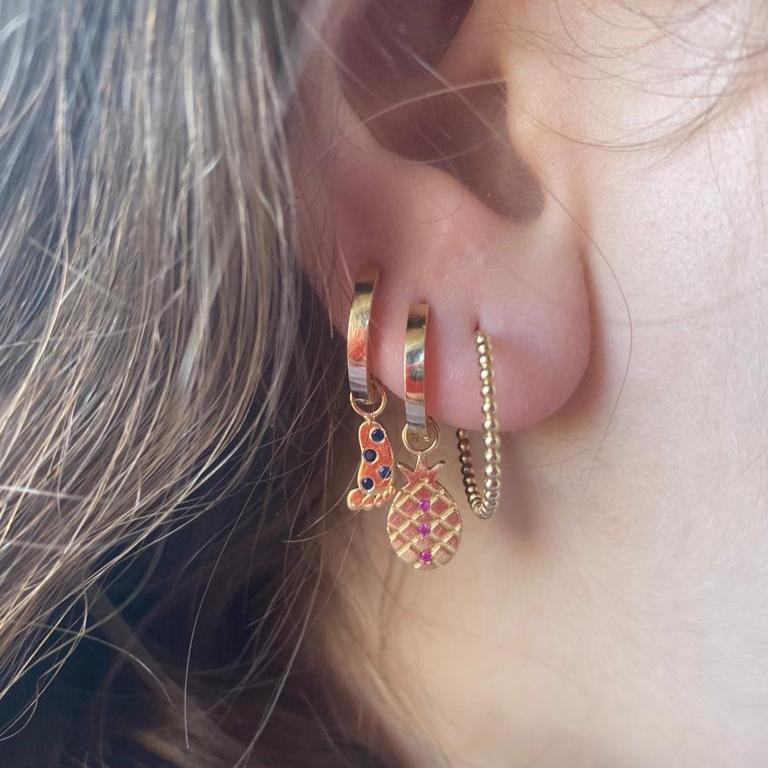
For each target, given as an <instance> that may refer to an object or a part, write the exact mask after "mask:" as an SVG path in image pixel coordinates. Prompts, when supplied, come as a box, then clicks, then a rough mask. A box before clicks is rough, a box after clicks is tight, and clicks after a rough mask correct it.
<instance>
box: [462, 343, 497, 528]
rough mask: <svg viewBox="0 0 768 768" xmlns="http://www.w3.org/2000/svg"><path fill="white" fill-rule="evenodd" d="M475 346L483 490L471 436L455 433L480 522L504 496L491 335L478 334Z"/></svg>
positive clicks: (470, 497)
mask: <svg viewBox="0 0 768 768" xmlns="http://www.w3.org/2000/svg"><path fill="white" fill-rule="evenodd" d="M475 346H476V348H477V360H478V364H479V366H480V393H481V395H482V398H483V406H482V407H483V410H482V413H483V445H484V446H485V455H484V458H485V466H484V468H483V475H484V480H483V486H482V488H480V484H479V482H478V480H477V476H476V475H475V468H474V462H473V460H472V448H471V446H470V442H469V433H468V432H467V431H466V430H464V429H458V430H456V437H457V439H458V448H459V461H460V462H461V475H462V482H463V484H464V492H465V493H466V496H467V501H468V502H469V506H470V507H471V508H472V511H473V512H474V513H475V515H476V516H477V517H479V518H480V519H481V520H488V519H489V518H491V517H493V516H494V515H495V514H496V512H497V511H498V508H499V499H500V496H501V437H500V436H499V421H498V417H497V415H496V412H497V408H496V389H495V386H494V369H493V349H492V347H491V341H490V339H489V338H488V335H487V334H486V333H484V332H483V331H481V330H478V331H476V332H475Z"/></svg>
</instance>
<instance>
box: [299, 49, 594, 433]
mask: <svg viewBox="0 0 768 768" xmlns="http://www.w3.org/2000/svg"><path fill="white" fill-rule="evenodd" d="M452 55H453V57H454V61H455V60H456V59H457V58H460V56H459V55H457V54H456V53H455V52H454V53H453V54H452ZM338 66H339V61H338V59H334V58H333V57H331V56H328V55H324V56H320V55H318V61H317V62H316V65H315V66H314V67H313V68H312V78H313V85H312V87H305V88H304V98H305V103H306V106H307V107H308V108H309V111H310V113H311V114H312V116H313V119H312V126H313V132H312V133H311V134H307V133H305V134H304V135H302V136H301V137H300V139H299V140H300V141H301V143H302V146H301V147H300V150H299V151H300V153H301V156H302V158H307V159H309V163H308V164H304V165H303V178H302V179H301V184H300V187H301V190H302V198H303V200H304V201H305V205H304V207H305V211H304V213H305V214H306V215H305V216H304V217H303V218H304V219H305V220H306V221H308V222H311V221H312V220H315V221H316V216H317V212H316V211H310V210H308V207H309V201H315V204H317V202H318V201H319V200H324V201H325V205H327V210H326V212H325V214H326V216H327V217H329V219H330V223H331V228H332V231H333V243H332V244H333V246H334V248H335V259H334V263H333V265H330V266H329V264H328V262H327V261H326V260H325V259H318V258H316V257H313V256H312V255H310V251H307V252H306V253H305V254H304V256H303V258H304V262H305V268H306V269H307V271H308V273H309V274H310V277H311V278H312V280H313V282H314V283H315V284H316V285H323V286H324V287H325V298H326V300H327V301H328V304H329V311H330V312H331V315H332V317H333V320H334V322H335V324H336V326H337V327H338V328H339V329H346V323H347V313H348V311H349V296H350V288H351V285H350V280H351V276H354V275H355V274H357V273H358V271H359V270H360V269H361V268H362V267H363V266H364V265H365V264H367V263H371V264H375V265H377V266H378V267H379V270H380V273H381V279H380V284H379V287H378V288H377V291H378V298H377V316H376V318H375V319H374V321H375V334H374V335H373V339H372V342H373V344H374V360H375V366H376V368H375V373H376V375H377V376H378V377H379V378H380V379H381V381H382V382H383V383H384V384H385V385H386V386H387V387H388V388H389V389H390V390H391V391H393V392H395V393H396V394H398V395H400V396H402V394H403V391H402V388H403V384H402V354H401V351H402V344H403V335H404V328H405V318H406V317H407V314H408V307H409V306H410V305H411V304H412V303H414V302H418V301H428V302H429V304H430V307H431V313H432V319H431V325H432V331H431V334H430V340H429V343H430V350H429V359H430V376H429V387H430V390H429V392H428V393H427V396H428V398H429V402H430V411H431V413H432V414H433V415H434V416H435V417H436V418H438V419H440V420H442V421H444V422H446V423H448V424H450V425H453V426H460V427H465V428H469V429H476V428H477V427H478V426H479V423H480V416H479V414H480V410H479V405H480V402H479V391H478V385H477V370H476V359H475V349H474V342H473V338H474V331H475V330H476V329H477V328H478V327H482V328H483V330H485V331H486V332H487V333H488V335H489V336H490V337H491V338H492V339H493V343H494V352H495V359H496V371H497V373H496V383H497V397H498V402H499V418H500V422H501V425H502V427H503V428H504V429H506V430H514V429H519V428H521V427H525V426H528V425H531V424H533V423H535V422H536V421H538V420H540V419H542V418H544V417H546V416H548V415H549V414H551V413H553V412H554V411H556V410H557V409H559V408H560V407H561V406H562V405H563V404H564V403H565V402H566V400H568V398H569V397H570V395H571V394H572V393H573V391H574V390H575V388H576V387H577V385H578V383H579V381H580V379H581V377H582V374H583V372H584V370H585V367H586V365H587V361H588V357H589V339H590V332H589V330H590V329H589V306H588V296H587V289H586V283H585V279H584V274H583V266H582V262H581V258H580V237H579V230H578V228H577V227H576V226H575V225H574V223H573V221H572V219H571V217H570V216H569V215H568V214H567V213H566V211H565V210H564V208H563V207H562V206H561V205H559V204H554V203H553V202H552V201H548V202H547V203H546V204H543V205H540V206H539V210H538V212H537V213H536V215H535V217H530V216H528V217H526V218H523V219H522V220H521V219H520V218H519V217H514V216H510V215H509V214H508V212H507V215H505V214H504V213H502V212H500V211H498V210H494V208H492V207H491V206H489V205H488V204H486V202H485V201H484V200H482V199H480V198H479V197H478V195H477V194H473V192H472V191H471V190H470V189H469V188H468V186H467V184H465V183H463V182H462V179H461V177H460V175H457V174H452V173H449V172H448V171H446V170H445V169H444V168H441V167H439V164H437V166H438V167H435V165H433V164H428V163H421V162H414V161H413V160H412V159H409V158H405V157H403V156H402V155H401V154H398V153H397V152H395V151H392V150H391V149H389V148H387V147H385V146H383V145H382V143H381V142H380V141H377V139H376V137H375V136H374V132H372V131H371V130H370V129H369V125H366V123H365V122H364V121H363V120H361V119H360V117H359V115H358V114H357V112H356V111H355V110H354V109H353V108H352V106H351V105H350V103H349V101H348V100H347V99H346V98H345V95H344V93H343V91H342V88H341V85H340V81H339V77H338ZM454 76H455V73H454ZM318 85H319V86H320V87H318ZM321 95H322V96H321ZM397 108H398V104H397V103H394V104H392V105H391V109H392V110H397ZM453 108H454V109H457V110H461V109H465V110H466V109H467V108H468V107H467V105H466V102H465V100H464V99H461V98H459V99H456V100H455V102H454V103H453ZM456 124H461V120H460V119H459V120H457V122H456ZM399 129H401V130H408V126H407V124H406V125H403V126H400V128H399ZM437 129H438V130H439V126H437ZM453 138H454V139H456V138H457V137H455V136H454V137H453ZM458 138H459V139H460V137H458ZM512 151H517V148H513V149H512ZM313 158H314V162H313V161H312V159H313ZM526 159H527V160H528V165H529V166H530V171H531V172H532V173H534V174H535V170H536V169H535V162H536V158H535V157H530V156H526ZM541 161H542V162H546V158H541ZM568 173H569V169H567V168H564V169H561V173H560V175H561V176H562V177H563V178H567V176H568ZM304 234H305V237H306V239H307V240H311V239H312V237H313V235H312V233H311V232H305V233H304ZM329 269H332V270H333V274H327V272H328V270H329Z"/></svg>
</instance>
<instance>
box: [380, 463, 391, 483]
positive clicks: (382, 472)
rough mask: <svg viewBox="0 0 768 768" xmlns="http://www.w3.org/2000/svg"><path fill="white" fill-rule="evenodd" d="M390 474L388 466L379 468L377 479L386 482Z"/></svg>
mask: <svg viewBox="0 0 768 768" xmlns="http://www.w3.org/2000/svg"><path fill="white" fill-rule="evenodd" d="M391 474H392V470H391V469H390V468H389V467H388V466H386V465H384V466H383V467H379V477H380V478H381V479H382V480H386V479H387V478H388V477H389V476H390V475H391Z"/></svg>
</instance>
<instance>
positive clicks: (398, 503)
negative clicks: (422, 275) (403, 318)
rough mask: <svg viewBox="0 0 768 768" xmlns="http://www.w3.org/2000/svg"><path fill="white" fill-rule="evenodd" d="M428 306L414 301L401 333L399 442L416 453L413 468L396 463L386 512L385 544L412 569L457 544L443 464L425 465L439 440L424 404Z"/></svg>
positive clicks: (457, 523) (439, 559) (447, 554)
mask: <svg viewBox="0 0 768 768" xmlns="http://www.w3.org/2000/svg"><path fill="white" fill-rule="evenodd" d="M428 320H429V306H428V305H427V304H414V305H413V306H412V307H411V310H410V312H409V314H408V326H407V330H406V337H405V354H404V359H403V363H404V371H405V418H406V423H405V426H404V427H403V433H402V438H403V445H404V446H405V447H406V449H407V450H408V451H409V452H410V453H412V454H414V455H415V456H416V466H415V467H414V468H411V467H408V466H406V465H404V464H398V467H399V468H400V471H401V472H402V473H403V475H404V476H405V478H406V483H405V485H404V486H403V487H402V488H401V489H400V490H399V491H398V492H397V494H396V495H395V498H394V501H393V502H392V507H391V509H390V510H389V515H388V516H387V531H388V533H389V542H390V544H391V545H392V547H393V549H394V550H395V552H397V554H398V556H399V557H400V558H402V559H403V560H404V561H405V562H406V563H409V564H410V565H412V566H413V567H414V568H416V569H418V570H421V569H431V568H436V567H437V566H439V565H445V564H446V563H447V562H449V561H450V560H451V559H452V558H453V556H454V555H455V554H456V550H457V549H458V547H459V544H460V542H461V527H462V524H461V514H460V513H459V510H458V508H457V506H456V502H455V501H454V500H453V498H452V497H451V495H450V493H448V491H447V490H446V489H445V488H444V487H443V486H442V485H441V484H440V483H439V482H438V481H437V479H436V478H437V473H438V472H439V471H440V470H441V469H442V467H443V465H444V464H445V462H443V461H440V462H438V463H437V464H435V465H433V466H431V467H430V466H429V465H428V464H427V461H426V459H425V455H426V454H427V453H428V452H429V451H431V450H434V449H435V448H436V447H437V444H438V442H439V440H440V432H439V430H438V427H437V424H436V423H435V421H434V420H433V419H432V418H430V417H429V416H428V415H427V408H426V386H425V385H426V340H427V325H428Z"/></svg>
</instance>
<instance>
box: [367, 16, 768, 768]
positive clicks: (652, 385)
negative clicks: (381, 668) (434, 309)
mask: <svg viewBox="0 0 768 768" xmlns="http://www.w3.org/2000/svg"><path fill="white" fill-rule="evenodd" d="M493 5H494V8H496V10H497V12H498V9H499V8H500V7H501V4H499V3H495V4H493ZM545 5H548V4H533V3H528V4H527V8H528V9H529V11H531V13H534V12H537V11H538V12H541V13H544V10H543V9H544V6H545ZM561 5H563V6H565V4H561ZM579 5H581V4H579ZM504 7H507V6H506V5H505V6H504ZM510 7H511V5H510ZM528 23H532V17H531V16H529V17H528ZM587 31H588V32H590V34H592V36H593V37H592V39H593V41H594V38H595V36H596V35H597V34H598V31H597V30H595V29H593V30H587ZM585 34H586V32H585ZM525 53H526V54H528V53H529V51H526V52H525ZM642 55H643V56H644V57H646V58H647V59H648V60H649V61H651V60H653V59H654V57H655V59H656V62H657V65H658V67H657V72H658V71H661V70H665V71H670V72H675V71H679V70H684V69H686V68H688V65H691V68H693V64H694V63H696V60H695V59H693V60H687V59H685V58H684V57H683V55H682V53H681V51H680V49H678V48H676V47H675V45H674V44H672V43H670V42H669V41H662V42H660V43H659V47H657V48H656V49H655V50H651V49H648V48H646V49H644V50H643V53H642ZM503 58H505V61H506V62H507V65H508V68H507V70H506V71H507V83H508V94H509V99H510V118H509V128H510V134H511V136H512V138H513V142H514V143H515V146H516V147H517V148H518V149H519V151H520V152H521V154H522V155H523V156H524V157H525V159H526V160H527V161H528V162H529V163H530V164H531V166H532V167H535V168H536V171H537V173H539V174H540V177H541V179H542V183H543V186H544V187H545V188H547V190H548V191H550V192H552V190H554V189H557V188H558V185H559V184H561V183H562V178H561V176H560V170H559V169H560V168H561V167H562V165H563V163H569V164H573V165H575V166H576V168H577V172H576V173H575V174H573V179H574V181H573V182H572V184H573V186H572V187H571V188H570V189H568V190H566V194H564V195H563V197H564V198H566V199H567V201H568V209H569V211H570V213H571V215H572V216H573V218H574V220H575V221H576V223H577V224H578V226H580V227H581V228H582V229H583V231H584V233H585V236H584V243H583V257H584V262H585V269H586V273H587V282H588V285H589V291H590V312H591V321H592V333H593V343H592V350H591V353H590V364H589V367H588V370H587V374H586V377H585V379H584V380H583V382H582V385H581V388H580V391H579V393H578V395H577V397H575V398H574V399H573V400H572V401H571V402H570V403H569V405H568V406H566V408H565V410H564V411H562V412H561V413H560V414H558V415H557V416H556V417H554V418H553V419H550V420H548V421H547V422H545V423H543V424H541V425H539V426H537V427H535V428H533V429H530V430H527V431H525V432H524V433H521V434H519V435H517V436H515V437H513V438H509V439H508V440H507V442H506V446H505V448H506V453H505V456H506V463H505V478H506V479H507V485H506V490H505V499H504V508H503V509H502V511H501V513H500V515H499V517H498V519H496V520H495V521H493V522H492V523H489V524H481V523H477V521H474V520H471V519H470V520H469V521H468V523H467V530H466V532H465V536H464V541H463V544H462V547H463V549H462V555H461V557H457V558H456V560H455V562H454V563H452V565H451V567H450V568H449V569H446V570H444V571H441V572H440V574H439V579H437V580H423V579H419V578H418V577H416V578H411V577H410V575H406V576H404V587H405V588H404V589H403V590H402V591H401V592H399V593H398V594H397V598H396V599H393V601H392V604H391V607H392V611H391V612H387V617H388V618H387V624H386V626H385V627H382V626H380V625H379V624H378V623H377V616H376V614H375V613H370V615H369V613H368V612H367V609H366V607H365V606H366V605H371V604H373V603H372V602H369V600H371V595H379V594H380V593H381V583H382V581H385V580H386V573H387V565H386V557H387V556H388V553H387V552H386V551H385V547H384V545H382V544H381V541H380V540H381V531H380V525H379V523H377V521H375V520H374V519H372V518H367V519H366V520H364V521H363V522H362V523H361V526H362V531H361V539H362V541H363V542H364V543H365V546H366V547H369V548H370V550H369V552H370V551H373V552H381V555H382V557H381V560H379V559H378V557H377V556H374V557H372V558H371V559H370V560H368V562H367V570H366V571H365V572H364V573H363V574H361V575H360V579H361V581H360V583H361V595H362V596H363V597H362V598H361V601H360V604H359V606H358V607H359V609H360V610H361V611H362V612H363V614H364V615H366V616H368V615H369V618H370V622H369V623H370V626H371V627H375V628H376V629H375V631H374V630H372V631H371V635H370V639H371V647H376V646H375V640H374V638H375V637H377V636H379V635H378V633H385V635H384V636H386V637H387V640H388V647H390V648H393V649H401V650H392V651H391V652H390V653H388V654H385V659H384V661H383V663H384V665H385V667H386V668H388V669H389V670H390V671H391V673H392V675H393V677H394V679H396V680H398V682H399V683H401V684H402V686H403V688H402V689H401V690H403V691H404V692H405V695H406V696H409V695H410V693H411V692H412V693H413V696H414V699H413V700H414V701H418V706H419V708H422V707H424V708H425V711H429V712H431V713H434V715H435V716H434V719H433V720H434V727H435V731H434V733H436V734H438V741H439V743H440V745H441V747H442V748H443V749H445V750H447V751H448V753H449V754H451V755H453V756H455V757H456V762H457V764H458V765H463V764H467V765H469V764H481V765H484V766H489V767H491V768H493V767H495V766H499V768H501V766H508V765H510V764H513V763H514V764H516V763H518V762H519V763H522V764H524V763H526V761H528V762H531V764H535V763H534V762H533V761H534V758H536V759H540V758H541V756H542V755H545V758H541V764H545V765H553V766H558V765H572V764H575V763H576V761H577V760H581V761H582V762H581V763H577V764H588V765H598V766H611V768H634V767H635V766H638V765H651V766H656V765H676V766H681V767H682V768H693V766H696V767H697V768H700V767H701V766H706V768H720V767H721V766H722V768H725V767H726V766H731V765H740V766H748V767H749V768H753V767H754V768H757V766H761V765H763V764H764V759H765V755H766V754H768V735H766V731H765V728H764V719H765V712H766V711H768V683H765V682H763V681H766V680H768V658H766V656H765V654H764V652H763V649H764V648H765V647H766V646H768V616H767V615H766V612H765V610H764V595H765V592H766V590H767V589H768V583H766V582H767V581H768V578H767V577H766V575H765V565H764V564H765V562H766V561H768V530H766V528H767V527H768V525H767V524H766V522H765V520H766V517H767V516H766V514H765V512H766V498H765V492H764V477H765V474H766V470H768V466H766V464H768V451H766V446H768V420H767V419H765V418H764V414H765V407H766V392H767V391H768V347H766V345H765V343H764V340H765V339H766V338H768V297H766V295H765V291H766V285H768V258H766V256H767V255H768V234H767V233H768V227H767V226H766V220H767V219H768V213H767V212H766V210H765V205H764V201H765V200H766V199H768V189H765V186H766V183H765V181H764V180H765V179H768V130H767V129H766V121H765V119H764V115H765V114H766V110H767V109H768V94H766V93H765V92H763V91H760V90H757V91H754V90H753V91H750V93H749V94H748V95H743V96H741V97H740V98H735V99H732V100H731V102H730V104H729V109H728V111H727V113H725V114H723V115H721V116H719V117H718V118H717V119H716V120H713V121H712V122H711V124H710V125H709V126H708V127H707V128H706V129H700V130H698V131H695V130H690V120H691V117H692V116H693V115H694V114H695V113H697V112H700V111H701V110H702V109H704V110H706V108H707V106H708V105H709V104H710V102H709V101H707V100H706V99H698V98H694V97H693V96H692V95H691V93H693V92H694V91H695V90H696V87H698V86H697V83H698V85H701V83H702V82H704V81H705V80H706V73H703V74H702V70H700V69H699V70H698V71H699V73H700V74H699V78H700V79H699V80H698V81H694V80H692V79H690V80H684V81H683V82H682V83H680V82H678V81H675V79H674V77H671V78H670V82H677V86H676V87H677V88H678V89H679V92H677V93H675V92H674V91H673V92H672V93H671V94H670V95H667V96H660V95H659V93H658V91H659V90H660V89H659V88H651V87H650V86H651V83H646V85H647V87H645V88H644V87H642V84H638V83H637V82H636V83H634V84H632V83H630V82H629V81H628V80H627V79H626V78H623V77H622V78H619V77H615V78H612V77H610V76H604V77H603V78H594V77H593V78H592V79H579V78H577V77H575V76H574V71H573V69H572V68H571V69H570V70H569V69H568V67H565V69H563V68H562V67H561V65H562V64H563V62H562V61H554V62H553V61H551V60H547V57H546V56H544V55H543V54H542V57H541V59H537V60H534V61H532V60H531V59H530V58H529V57H528V56H527V55H523V54H521V52H520V49H519V48H514V47H513V46H511V45H510V46H509V48H508V49H506V50H505V52H504V54H503ZM622 61H623V63H622V64H621V66H622V67H626V68H627V71H628V70H629V69H630V68H631V67H630V66H629V64H627V63H626V59H623V60H622ZM577 64H578V65H579V66H580V65H581V62H577ZM569 66H571V67H573V66H575V65H574V63H573V61H571V62H570V64H569ZM590 66H591V67H595V66H596V65H595V62H594V60H592V62H591V64H590ZM611 66H615V67H618V66H619V64H612V65H611ZM592 71H593V73H594V69H593V70H592ZM644 73H645V76H646V77H647V78H650V76H651V75H650V68H649V69H647V70H644ZM685 89H691V91H690V93H688V95H687V96H686V98H685V99H683V100H682V101H681V99H680V98H679V96H680V95H681V94H685V93H686V91H685ZM648 91H651V92H650V93H649V92H648ZM681 104H682V106H681ZM657 118H662V119H663V122H662V124H661V125H659V124H658V123H657ZM673 118H674V119H673ZM542 123H546V124H547V125H549V126H550V127H551V129H552V130H551V131H549V132H546V131H541V130H540V128H541V125H542ZM676 131H681V132H682V133H677V134H676V133H675V132H676ZM665 134H670V135H671V138H667V139H665V138H664V135H665ZM638 136H640V137H641V138H644V139H649V138H651V136H652V137H653V138H654V141H652V142H647V143H646V144H642V142H640V143H641V146H637V147H633V148H632V150H631V151H628V150H627V145H632V144H634V143H635V140H636V139H637V137H638ZM619 140H621V142H620V143H621V144H622V145H623V147H624V149H620V148H618V147H617V146H616V144H617V143H619ZM606 144H608V146H605V145H606ZM560 189H561V191H562V187H560ZM447 474H449V473H448V472H446V475H447ZM449 490H451V491H452V492H454V493H455V494H456V495H457V498H459V497H460V494H461V490H460V488H459V487H458V483H457V484H456V485H455V486H452V487H450V486H449ZM524 519H525V520H527V522H526V523H525V524H524V523H523V522H522V521H523V520H524ZM366 595H367V598H366V597H365V596H366ZM368 611H370V609H368ZM414 616H418V626H419V627H420V628H421V629H418V628H415V626H414V620H413V617H414ZM435 638H439V642H436V641H435ZM402 648H407V650H402ZM457 659H458V660H460V661H459V662H457ZM403 670H407V672H403ZM446 670H450V673H446ZM414 679H415V680H418V683H417V684H415V685H414V688H413V690H411V688H410V687H409V686H411V684H412V681H413V680H414ZM478 713H481V714H478ZM433 720H432V719H431V720H430V723H433ZM457 722H459V723H465V724H467V727H464V728H461V729H457V728H456V727H455V723H457ZM461 756H464V757H466V762H465V763H462V762H461ZM547 761H548V762H547ZM414 762H415V764H416V765H421V764H424V761H423V760H421V761H420V760H419V756H418V755H415V756H414Z"/></svg>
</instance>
